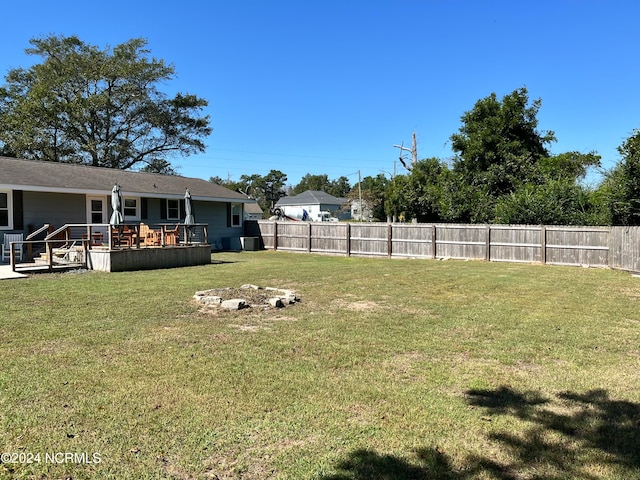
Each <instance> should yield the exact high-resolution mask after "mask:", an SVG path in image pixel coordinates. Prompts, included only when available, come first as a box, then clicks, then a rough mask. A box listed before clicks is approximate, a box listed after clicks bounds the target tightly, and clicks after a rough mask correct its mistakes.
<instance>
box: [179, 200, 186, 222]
mask: <svg viewBox="0 0 640 480" xmlns="http://www.w3.org/2000/svg"><path fill="white" fill-rule="evenodd" d="M185 211H186V207H185V206H184V199H182V200H180V212H179V213H178V218H179V219H180V221H182V219H184V217H185Z"/></svg>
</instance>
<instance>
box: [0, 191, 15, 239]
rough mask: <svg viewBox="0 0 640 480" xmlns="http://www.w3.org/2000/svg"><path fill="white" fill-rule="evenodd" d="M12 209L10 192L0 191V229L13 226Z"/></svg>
mask: <svg viewBox="0 0 640 480" xmlns="http://www.w3.org/2000/svg"><path fill="white" fill-rule="evenodd" d="M12 217H13V211H12V205H11V192H0V229H1V230H10V229H12V228H13V218H12Z"/></svg>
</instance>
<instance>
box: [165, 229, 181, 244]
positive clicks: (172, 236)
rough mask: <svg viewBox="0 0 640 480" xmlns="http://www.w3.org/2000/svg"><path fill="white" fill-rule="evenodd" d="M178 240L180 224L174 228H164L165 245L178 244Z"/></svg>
mask: <svg viewBox="0 0 640 480" xmlns="http://www.w3.org/2000/svg"><path fill="white" fill-rule="evenodd" d="M179 242H180V224H178V225H176V226H175V228H174V229H172V230H167V229H166V228H165V230H164V244H165V245H178V243H179Z"/></svg>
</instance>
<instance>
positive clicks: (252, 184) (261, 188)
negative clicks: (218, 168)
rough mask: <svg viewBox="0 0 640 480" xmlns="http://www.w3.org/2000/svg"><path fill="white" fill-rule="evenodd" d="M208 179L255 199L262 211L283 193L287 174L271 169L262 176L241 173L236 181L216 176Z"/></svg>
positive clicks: (266, 210)
mask: <svg viewBox="0 0 640 480" xmlns="http://www.w3.org/2000/svg"><path fill="white" fill-rule="evenodd" d="M209 181H210V182H211V183H216V184H218V185H222V186H223V187H226V188H228V189H230V190H234V191H236V192H240V193H242V194H244V195H246V196H247V197H250V198H253V199H255V200H256V202H258V205H260V208H262V210H263V211H264V212H269V210H270V209H272V208H273V206H274V205H275V204H276V202H277V201H278V200H279V199H280V197H283V196H284V195H285V193H284V186H285V183H286V181H287V175H286V174H284V173H283V172H281V171H280V170H271V171H270V172H269V173H268V174H266V175H264V176H262V175H259V174H257V173H254V174H253V175H242V176H241V177H240V180H239V181H237V182H234V181H230V180H223V179H222V178H220V177H217V176H216V177H211V178H209Z"/></svg>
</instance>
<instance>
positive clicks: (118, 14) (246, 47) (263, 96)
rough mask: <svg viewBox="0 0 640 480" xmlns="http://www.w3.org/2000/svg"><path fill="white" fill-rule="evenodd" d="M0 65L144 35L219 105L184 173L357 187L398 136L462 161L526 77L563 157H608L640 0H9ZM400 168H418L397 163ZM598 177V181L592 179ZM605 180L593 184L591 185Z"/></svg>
mask: <svg viewBox="0 0 640 480" xmlns="http://www.w3.org/2000/svg"><path fill="white" fill-rule="evenodd" d="M1 10H2V16H3V40H2V42H0V73H1V74H2V78H3V79H4V76H5V75H6V73H7V71H8V70H9V69H10V68H16V67H28V66H29V65H30V64H31V63H33V62H34V61H39V57H30V56H27V55H26V54H25V53H24V50H25V48H27V47H29V39H31V38H34V37H39V36H47V35H50V34H55V35H78V36H79V37H80V38H81V39H82V40H83V41H85V42H86V43H90V44H93V45H97V46H99V47H102V48H104V47H106V46H107V45H111V46H114V45H117V44H119V43H122V42H125V41H127V40H129V39H131V38H137V37H143V38H146V39H147V40H148V47H149V48H150V50H151V52H152V54H153V55H154V56H155V57H157V58H162V59H164V60H165V61H167V62H169V63H172V64H173V65H174V66H175V69H176V74H177V77H176V79H175V80H173V81H172V82H170V83H168V84H166V85H164V86H162V89H163V90H164V91H165V92H167V93H168V94H170V95H172V94H174V93H175V92H178V91H180V92H184V93H193V94H196V95H198V96H200V97H203V98H205V99H207V100H208V102H209V107H208V108H207V110H206V113H207V114H209V115H210V116H211V124H212V127H213V129H214V131H213V133H212V135H211V136H210V137H209V138H208V139H207V142H206V143H207V146H208V147H207V151H206V153H204V154H201V155H196V156H191V157H188V158H184V157H182V158H176V159H174V160H173V163H174V165H176V166H177V167H178V171H179V173H180V174H182V175H185V176H192V177H200V178H205V179H209V177H211V176H220V177H222V178H227V177H230V178H231V179H233V180H237V179H239V177H240V175H242V174H253V173H257V174H260V175H265V174H266V173H268V172H269V171H270V170H272V169H275V170H280V171H282V172H284V173H286V174H287V176H288V183H290V184H291V185H295V184H297V183H298V182H299V181H300V178H301V177H302V176H303V175H305V174H307V173H311V174H314V175H316V174H327V175H328V176H329V178H330V179H336V178H338V177H340V176H343V175H344V176H346V177H347V178H349V180H350V182H351V184H352V185H353V184H355V183H356V182H357V178H358V177H357V172H358V171H360V172H361V175H362V177H365V176H368V175H371V176H375V175H377V174H378V173H386V174H392V173H393V172H394V163H395V160H396V159H397V157H398V153H399V151H398V149H397V148H394V147H393V145H394V144H399V143H400V142H402V141H404V142H405V144H408V143H410V142H411V133H412V132H414V131H415V132H416V134H417V138H418V154H419V157H420V158H427V157H434V156H435V157H440V158H448V157H451V156H452V155H453V152H452V151H451V149H450V142H449V137H450V136H451V135H452V134H453V133H456V132H457V131H458V129H459V128H460V117H461V115H463V114H464V112H465V111H468V110H470V109H471V108H473V105H474V103H475V102H476V101H477V100H479V99H481V98H484V97H486V96H487V95H489V94H491V93H492V92H495V93H496V94H497V95H498V96H499V97H502V96H503V95H505V94H507V93H510V92H512V91H513V90H515V89H517V88H520V87H522V86H526V87H527V89H528V91H529V96H530V98H531V99H536V98H540V99H541V100H542V108H541V109H540V112H539V114H538V119H539V128H540V129H541V130H553V131H554V132H555V134H556V137H557V139H558V141H557V142H556V143H554V144H553V145H552V146H551V151H552V152H553V153H562V152H566V151H573V150H577V151H580V152H584V153H586V152H589V151H596V152H598V153H599V154H600V155H602V161H603V166H604V167H606V168H610V167H612V166H613V165H614V164H615V163H616V162H617V161H618V160H619V156H618V152H617V150H616V147H617V146H619V145H620V144H621V143H622V141H623V140H624V139H625V138H627V137H628V136H629V135H630V134H631V133H632V131H633V129H634V128H640V119H639V117H638V113H639V112H640V88H639V86H640V57H639V56H638V45H639V40H638V29H637V21H638V18H640V2H637V0H629V1H622V0H620V1H619V0H608V1H604V0H603V1H591V0H581V1H571V0H554V1H549V0H537V1H515V0H512V1H506V0H496V1H484V0H476V1H471V0H465V1H463V0H448V1H445V0H438V1H437V0H433V1H431V0H422V1H418V0H388V1H382V0H367V1H365V0H322V1H313V0H308V1H301V0H297V1H291V0H282V1H279V0H270V1H267V0H263V1H256V0H249V1H241V0H195V1H189V0H185V1H183V2H169V1H166V0H164V1H163V0H156V1H136V0H129V1H122V0H115V1H110V2H85V1H76V0H70V1H64V0H62V1H59V2H51V1H42V0H32V1H31V2H27V3H24V2H9V5H6V4H5V5H3V6H2V7H1ZM395 168H396V169H397V173H405V172H404V170H403V169H402V166H401V165H400V164H399V163H397V164H395ZM590 178H592V179H595V178H597V177H590ZM592 181H595V180H592Z"/></svg>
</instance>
